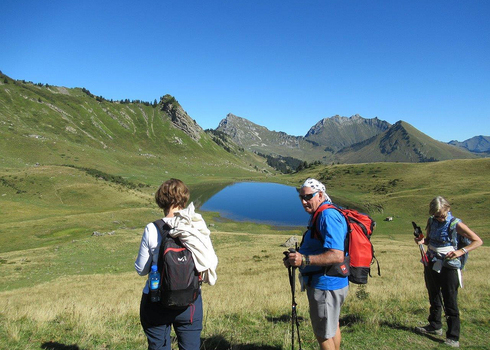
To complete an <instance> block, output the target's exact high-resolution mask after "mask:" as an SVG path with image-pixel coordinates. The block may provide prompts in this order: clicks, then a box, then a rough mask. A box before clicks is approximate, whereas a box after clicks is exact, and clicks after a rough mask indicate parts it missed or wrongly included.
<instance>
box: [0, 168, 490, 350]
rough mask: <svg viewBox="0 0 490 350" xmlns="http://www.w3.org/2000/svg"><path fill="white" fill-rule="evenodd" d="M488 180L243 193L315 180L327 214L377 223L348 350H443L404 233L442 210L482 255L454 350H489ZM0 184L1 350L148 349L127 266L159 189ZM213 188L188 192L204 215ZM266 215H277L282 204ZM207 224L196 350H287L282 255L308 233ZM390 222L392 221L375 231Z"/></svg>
mask: <svg viewBox="0 0 490 350" xmlns="http://www.w3.org/2000/svg"><path fill="white" fill-rule="evenodd" d="M489 170H490V161H489V160H488V159H480V160H455V161H446V162H437V163H424V164H398V163H389V164H388V163H379V164H361V165H335V166H328V167H326V166H321V167H314V168H309V169H307V170H306V171H305V172H302V173H300V174H294V175H290V176H277V177H274V178H265V177H263V178H258V177H256V176H254V177H253V178H248V179H249V180H251V179H253V180H262V181H271V180H273V181H275V182H281V183H286V184H290V185H293V186H297V185H299V184H300V183H301V182H302V181H303V180H304V179H305V178H306V177H307V176H314V177H316V178H319V179H321V180H322V181H324V183H325V184H326V185H327V190H328V192H329V194H330V195H331V196H332V197H333V199H334V200H335V201H338V202H340V203H342V204H343V205H346V206H356V207H358V208H360V209H362V210H364V211H366V212H369V213H370V214H371V215H372V216H373V217H374V218H375V219H376V221H377V223H378V225H377V228H376V231H375V234H374V236H373V243H374V246H375V250H376V256H377V258H378V260H379V263H380V266H381V276H380V277H379V276H377V275H376V274H375V271H374V269H373V278H371V279H370V281H369V283H368V284H367V285H366V286H364V287H360V286H357V285H351V289H350V292H349V296H348V299H347V301H346V304H345V306H344V308H343V310H342V313H341V328H342V335H343V342H342V349H395V348H404V349H438V348H441V349H442V348H444V345H443V344H442V341H443V339H444V337H433V336H422V335H418V334H416V333H415V332H414V327H416V326H420V325H424V324H426V318H427V313H428V307H429V304H428V301H427V296H426V294H427V293H426V291H425V288H424V283H423V278H422V265H421V264H420V262H419V252H418V249H417V247H416V245H415V244H414V242H413V239H412V228H411V221H412V220H414V221H416V222H417V223H419V225H421V226H424V224H425V220H426V219H427V215H428V214H427V211H428V204H429V201H430V200H431V199H432V198H433V197H434V196H436V195H438V194H441V195H443V196H445V197H447V198H448V199H449V201H450V202H451V203H452V204H453V212H454V214H455V215H456V216H458V217H460V218H462V219H463V220H464V221H465V222H466V223H467V224H468V225H469V227H471V228H472V229H474V230H475V232H477V233H478V234H479V235H480V236H481V237H482V238H483V239H484V241H485V245H484V246H483V247H481V248H479V249H478V250H476V251H474V252H471V253H470V260H469V262H468V265H467V268H466V270H465V271H464V272H463V275H464V283H465V287H464V288H463V289H461V290H460V296H459V303H460V311H461V318H462V335H461V340H460V342H461V347H464V348H468V349H488V348H490V341H489V340H488V337H487V333H488V329H490V328H489V327H490V316H489V315H490V292H489V290H490V281H489V279H488V273H487V272H486V271H488V269H489V268H490V262H489V261H488V260H487V259H486V256H488V254H489V253H490V248H489V247H488V244H487V242H488V239H490V230H489V229H488V227H489V224H490V219H489V218H488V215H487V214H488V205H489V203H490V202H489V193H490V186H489V181H488V174H489ZM151 176H152V177H153V178H154V179H157V178H158V177H157V176H156V175H155V174H153V175H151ZM172 176H177V174H172ZM0 179H1V180H2V182H1V184H0V189H1V191H0V196H1V197H0V210H1V212H2V216H1V217H0V349H9V350H10V349H53V350H68V349H70V350H76V349H83V350H88V349H136V350H137V349H146V339H145V337H144V334H143V331H142V329H141V326H140V323H139V301H140V297H141V291H142V288H143V285H144V282H145V280H144V278H143V277H140V276H138V275H137V274H136V272H135V271H134V268H133V264H134V260H135V258H136V254H137V251H138V248H139V243H140V239H141V233H142V230H143V227H144V226H145V225H146V223H147V222H149V221H152V220H154V219H155V218H156V217H158V216H160V215H161V214H160V211H159V210H158V208H157V207H156V205H154V203H153V201H152V193H153V191H154V190H155V188H156V186H157V184H156V183H157V182H156V181H153V182H151V183H150V186H149V187H141V188H140V187H138V186H136V187H133V186H130V185H128V184H127V183H126V184H125V183H122V184H121V183H117V182H113V181H108V180H105V179H104V178H102V177H100V176H99V177H94V176H92V175H90V174H87V173H86V172H85V171H83V170H81V169H77V168H73V167H63V166H39V167H26V168H22V169H17V168H9V169H1V170H0ZM243 179H247V178H246V177H245V176H244V177H242V178H241V180H243ZM131 180H132V181H134V182H135V183H138V182H144V183H147V182H145V181H144V179H142V178H136V179H131ZM207 180H208V181H204V180H203V179H200V178H192V177H189V178H187V179H186V181H187V182H188V183H189V184H190V185H191V190H192V189H195V191H196V192H199V191H201V190H202V192H203V193H204V194H203V197H202V198H201V197H199V198H200V199H199V200H202V201H204V200H205V198H207V197H209V196H210V195H212V193H214V192H216V191H218V190H219V187H220V185H219V184H221V183H222V182H223V183H224V182H226V181H225V179H224V178H218V177H216V178H212V179H207ZM234 180H236V181H238V180H239V179H236V178H235V179H234ZM228 181H229V180H228ZM206 190H207V192H206ZM268 200H270V199H268ZM271 205H277V206H278V210H280V203H274V202H273V200H271ZM203 214H204V218H205V219H206V221H207V223H208V224H209V225H210V229H211V230H212V236H211V237H212V240H213V244H214V246H215V250H216V252H217V255H218V257H219V266H218V271H217V272H218V281H217V283H216V285H215V286H212V287H210V286H207V285H204V286H203V299H204V308H205V310H204V314H205V321H204V330H203V332H202V347H201V348H202V349H208V350H209V349H216V350H228V349H236V350H245V349H247V350H248V349H259V350H261V349H262V350H274V349H277V350H278V349H290V348H291V324H290V314H291V293H290V286H289V280H288V273H287V270H286V269H285V268H284V267H283V265H282V258H283V254H282V252H283V251H284V250H285V248H284V247H282V246H281V244H282V243H283V242H285V241H286V240H287V239H288V238H289V237H291V235H297V236H300V235H301V234H302V228H286V229H285V228H278V227H270V226H267V225H258V224H252V223H241V222H233V221H229V220H224V219H223V218H221V217H219V215H217V214H216V213H203ZM386 216H393V217H394V221H392V222H386V221H383V219H384V218H385V217H386ZM94 232H97V233H99V234H100V235H93V233H94ZM297 289H299V284H297ZM296 301H297V303H298V315H299V317H300V331H301V337H302V341H303V349H317V345H316V341H315V339H314V337H313V334H312V331H311V325H310V322H309V317H308V303H307V299H306V295H305V294H304V293H300V292H299V291H297V296H296ZM296 348H297V346H296Z"/></svg>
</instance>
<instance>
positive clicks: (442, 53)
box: [0, 0, 490, 142]
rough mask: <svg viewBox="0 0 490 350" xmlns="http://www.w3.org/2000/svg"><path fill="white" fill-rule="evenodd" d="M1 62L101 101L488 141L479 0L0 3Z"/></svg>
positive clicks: (280, 124) (487, 53)
mask: <svg viewBox="0 0 490 350" xmlns="http://www.w3.org/2000/svg"><path fill="white" fill-rule="evenodd" d="M0 14H1V16H0V17H1V20H0V70H1V71H2V72H3V73H4V74H6V75H8V76H10V77H11V78H14V79H20V80H22V79H23V80H26V81H32V82H34V83H43V84H44V83H48V84H50V85H59V86H66V87H70V88H72V87H84V88H86V89H89V90H90V91H91V92H92V93H93V94H95V95H97V96H103V97H104V98H106V99H114V100H120V99H126V98H128V99H130V100H137V99H138V100H143V101H148V102H153V101H154V100H155V99H157V100H159V98H160V97H161V96H163V95H165V94H171V95H173V96H175V98H176V99H177V100H178V101H179V102H180V104H181V105H182V107H183V108H184V109H185V110H186V111H187V113H188V114H189V115H190V116H191V117H192V118H193V119H195V120H196V121H197V122H198V124H199V125H201V126H202V127H203V128H205V129H207V128H212V129H214V128H216V127H217V126H218V124H219V122H220V121H221V120H222V119H223V118H225V117H226V115H227V114H228V113H233V114H235V115H238V116H240V117H243V118H246V119H249V120H250V121H252V122H254V123H257V124H260V125H263V126H265V127H267V128H268V129H270V130H275V131H284V132H286V133H288V134H291V135H296V136H300V135H302V136H304V135H305V134H306V133H307V132H308V130H309V129H310V127H312V126H313V125H315V124H316V123H317V122H318V121H320V120H321V119H323V118H328V117H331V116H334V115H337V114H338V115H341V116H346V117H350V116H352V115H354V114H359V115H361V116H362V117H364V118H374V117H378V118H380V119H382V120H386V121H388V122H390V123H396V122H397V121H399V120H403V121H406V122H408V123H410V124H411V125H413V126H414V127H415V128H417V129H419V130H420V131H422V132H424V133H425V134H427V135H429V136H431V137H433V138H434V139H436V140H440V141H444V142H448V141H450V140H459V141H464V140H466V139H468V138H471V137H473V136H477V135H485V136H490V1H486V0H460V1H453V0H406V1H395V0H385V1H374V0H372V1H370V0H356V1H351V0H297V1H293V0H219V1H218V0H172V1H168V0H158V1H144V0H141V1H134V0H133V1H127V0H117V1H100V0H97V1H94V0H84V1H70V0H62V1H60V0H49V1H41V0H39V1H34V0H31V1H23V0H2V1H0Z"/></svg>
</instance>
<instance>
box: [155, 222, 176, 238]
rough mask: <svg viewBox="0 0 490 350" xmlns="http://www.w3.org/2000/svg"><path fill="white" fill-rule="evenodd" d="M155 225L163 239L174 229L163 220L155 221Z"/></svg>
mask: <svg viewBox="0 0 490 350" xmlns="http://www.w3.org/2000/svg"><path fill="white" fill-rule="evenodd" d="M153 225H155V226H156V228H157V232H158V234H159V235H161V236H162V238H165V236H167V235H168V231H170V230H171V229H172V227H171V226H170V225H169V224H167V223H166V222H165V221H163V219H159V220H155V221H153Z"/></svg>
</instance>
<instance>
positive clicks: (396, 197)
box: [288, 159, 490, 238]
mask: <svg viewBox="0 0 490 350" xmlns="http://www.w3.org/2000/svg"><path fill="white" fill-rule="evenodd" d="M489 173H490V159H477V160H451V161H443V162H433V163H420V164H413V163H373V164H359V165H335V166H329V167H323V166H322V167H316V168H310V169H308V170H306V171H305V172H303V173H301V174H296V175H292V176H291V177H290V178H288V183H289V184H291V185H294V186H299V185H300V184H301V182H302V181H303V180H304V179H305V178H306V177H308V176H311V177H315V178H317V179H319V180H321V181H323V182H324V183H325V185H326V186H327V192H328V193H329V194H330V196H331V197H332V199H333V200H334V201H335V202H337V203H340V204H342V205H344V206H347V207H357V208H359V209H361V210H363V211H365V212H368V213H370V214H371V215H372V216H373V217H374V218H375V219H376V221H377V222H378V226H386V227H388V228H389V230H390V232H392V233H393V234H397V233H400V232H407V231H410V230H411V227H412V226H411V221H416V222H417V223H419V225H421V226H423V225H425V221H426V220H427V217H428V210H429V202H430V201H431V199H432V198H434V197H435V196H437V195H442V196H444V197H445V198H446V199H447V200H448V201H449V202H450V203H451V204H452V211H453V214H454V215H456V216H457V217H460V218H461V219H463V221H465V223H467V224H468V225H469V226H470V227H471V228H472V229H473V230H475V232H477V233H478V234H480V235H481V236H482V237H483V238H490V229H489V227H490V219H489V217H488V215H487V211H488V206H489V205H490V187H489V185H490V183H489V181H488V174H489ZM387 216H393V217H394V221H393V222H384V221H383V219H384V218H385V217H387Z"/></svg>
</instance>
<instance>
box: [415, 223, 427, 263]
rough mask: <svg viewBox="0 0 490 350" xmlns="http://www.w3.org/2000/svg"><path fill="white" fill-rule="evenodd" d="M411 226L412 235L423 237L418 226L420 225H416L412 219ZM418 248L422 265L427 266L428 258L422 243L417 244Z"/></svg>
mask: <svg viewBox="0 0 490 350" xmlns="http://www.w3.org/2000/svg"><path fill="white" fill-rule="evenodd" d="M412 226H413V235H414V236H415V237H417V238H418V239H422V238H424V234H423V233H422V229H421V228H420V226H417V224H416V223H415V222H413V221H412ZM419 249H420V257H421V258H422V263H423V264H424V266H427V265H428V264H429V258H428V257H427V254H426V253H425V250H424V247H423V246H422V244H419Z"/></svg>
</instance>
